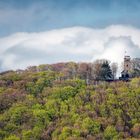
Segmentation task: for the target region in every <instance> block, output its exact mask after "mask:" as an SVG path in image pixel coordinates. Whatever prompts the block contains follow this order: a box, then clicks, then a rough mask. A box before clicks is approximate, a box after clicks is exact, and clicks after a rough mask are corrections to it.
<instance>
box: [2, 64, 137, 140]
mask: <svg viewBox="0 0 140 140" xmlns="http://www.w3.org/2000/svg"><path fill="white" fill-rule="evenodd" d="M68 67H70V70H71V67H72V69H76V67H75V65H72V63H71V65H68ZM59 68H60V65H59V67H57V69H59ZM41 69H43V70H44V69H45V66H44V65H43V66H42V67H41ZM70 70H69V71H70ZM70 74H71V76H69V75H70ZM70 74H66V73H65V72H62V71H61V72H59V71H58V72H57V71H55V70H53V69H52V68H50V67H49V69H48V70H46V71H40V72H32V71H29V70H28V71H24V72H22V73H18V74H17V73H16V72H10V73H8V74H4V75H0V139H2V140H21V139H22V140H39V139H41V140H51V139H53V140H84V139H93V140H94V139H100V140H118V139H140V78H135V79H132V80H131V81H130V82H122V81H117V82H112V83H107V82H103V81H102V82H99V83H98V84H92V83H91V84H90V85H87V84H86V80H85V79H83V78H81V79H80V78H79V77H84V76H79V74H77V75H76V74H75V73H74V71H70ZM66 75H67V76H66ZM93 83H94V82H93Z"/></svg>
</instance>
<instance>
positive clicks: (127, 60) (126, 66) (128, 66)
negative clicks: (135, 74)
mask: <svg viewBox="0 0 140 140" xmlns="http://www.w3.org/2000/svg"><path fill="white" fill-rule="evenodd" d="M130 70H131V58H130V56H124V72H126V73H129V72H130Z"/></svg>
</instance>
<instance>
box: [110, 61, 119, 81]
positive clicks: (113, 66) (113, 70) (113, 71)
mask: <svg viewBox="0 0 140 140" xmlns="http://www.w3.org/2000/svg"><path fill="white" fill-rule="evenodd" d="M111 70H112V76H113V79H115V78H116V75H117V70H118V64H117V63H112V64H111Z"/></svg>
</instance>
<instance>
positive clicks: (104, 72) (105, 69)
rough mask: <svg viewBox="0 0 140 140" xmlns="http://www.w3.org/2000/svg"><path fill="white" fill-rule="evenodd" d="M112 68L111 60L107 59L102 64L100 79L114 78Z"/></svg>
mask: <svg viewBox="0 0 140 140" xmlns="http://www.w3.org/2000/svg"><path fill="white" fill-rule="evenodd" d="M112 78H113V75H112V70H111V68H110V65H109V62H108V61H105V62H103V64H102V65H101V70H100V80H109V79H112Z"/></svg>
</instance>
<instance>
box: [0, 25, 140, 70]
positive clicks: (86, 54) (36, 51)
mask: <svg viewBox="0 0 140 140" xmlns="http://www.w3.org/2000/svg"><path fill="white" fill-rule="evenodd" d="M139 38H140V29H138V28H133V27H130V26H121V25H114V26H109V27H107V28H104V29H94V28H85V27H71V28H64V29H58V30H52V31H46V32H39V33H16V34H13V35H10V36H7V37H4V38H0V67H1V68H0V69H1V70H6V69H17V68H25V67H27V66H29V65H38V64H43V63H56V62H60V61H94V60H95V59H100V58H105V59H109V60H111V61H113V62H121V61H123V56H124V52H125V51H127V52H128V54H129V55H131V56H132V57H139V56H140V39H139Z"/></svg>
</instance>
